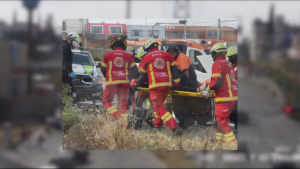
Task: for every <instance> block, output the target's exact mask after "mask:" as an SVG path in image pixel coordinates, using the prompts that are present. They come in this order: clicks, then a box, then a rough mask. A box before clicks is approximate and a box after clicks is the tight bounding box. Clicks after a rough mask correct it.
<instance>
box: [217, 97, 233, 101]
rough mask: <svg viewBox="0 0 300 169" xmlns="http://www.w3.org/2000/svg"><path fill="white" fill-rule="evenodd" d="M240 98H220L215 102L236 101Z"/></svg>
mask: <svg viewBox="0 0 300 169" xmlns="http://www.w3.org/2000/svg"><path fill="white" fill-rule="evenodd" d="M237 99H238V97H219V98H215V102H226V101H236V100H237Z"/></svg>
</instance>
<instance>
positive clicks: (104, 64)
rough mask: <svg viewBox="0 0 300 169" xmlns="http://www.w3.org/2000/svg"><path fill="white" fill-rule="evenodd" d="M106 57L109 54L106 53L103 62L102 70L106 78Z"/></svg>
mask: <svg viewBox="0 0 300 169" xmlns="http://www.w3.org/2000/svg"><path fill="white" fill-rule="evenodd" d="M106 58H107V56H106V55H105V56H104V58H103V59H102V62H101V72H102V74H103V76H104V77H105V78H106V67H107V65H106V63H107V59H106Z"/></svg>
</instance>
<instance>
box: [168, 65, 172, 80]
mask: <svg viewBox="0 0 300 169" xmlns="http://www.w3.org/2000/svg"><path fill="white" fill-rule="evenodd" d="M167 69H168V75H169V82H170V83H171V82H172V74H171V68H170V62H169V61H167Z"/></svg>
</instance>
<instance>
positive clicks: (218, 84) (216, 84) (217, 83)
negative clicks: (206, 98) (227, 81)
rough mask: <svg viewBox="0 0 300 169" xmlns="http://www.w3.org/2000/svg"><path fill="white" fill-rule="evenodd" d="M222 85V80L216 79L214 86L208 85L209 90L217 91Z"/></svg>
mask: <svg viewBox="0 0 300 169" xmlns="http://www.w3.org/2000/svg"><path fill="white" fill-rule="evenodd" d="M222 84H223V80H222V78H218V79H217V80H216V82H215V83H214V85H210V90H217V89H219V88H220V87H221V86H222Z"/></svg>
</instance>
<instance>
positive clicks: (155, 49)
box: [149, 48, 158, 53]
mask: <svg viewBox="0 0 300 169" xmlns="http://www.w3.org/2000/svg"><path fill="white" fill-rule="evenodd" d="M154 51H158V48H153V49H152V50H150V51H149V53H150V52H154Z"/></svg>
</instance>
